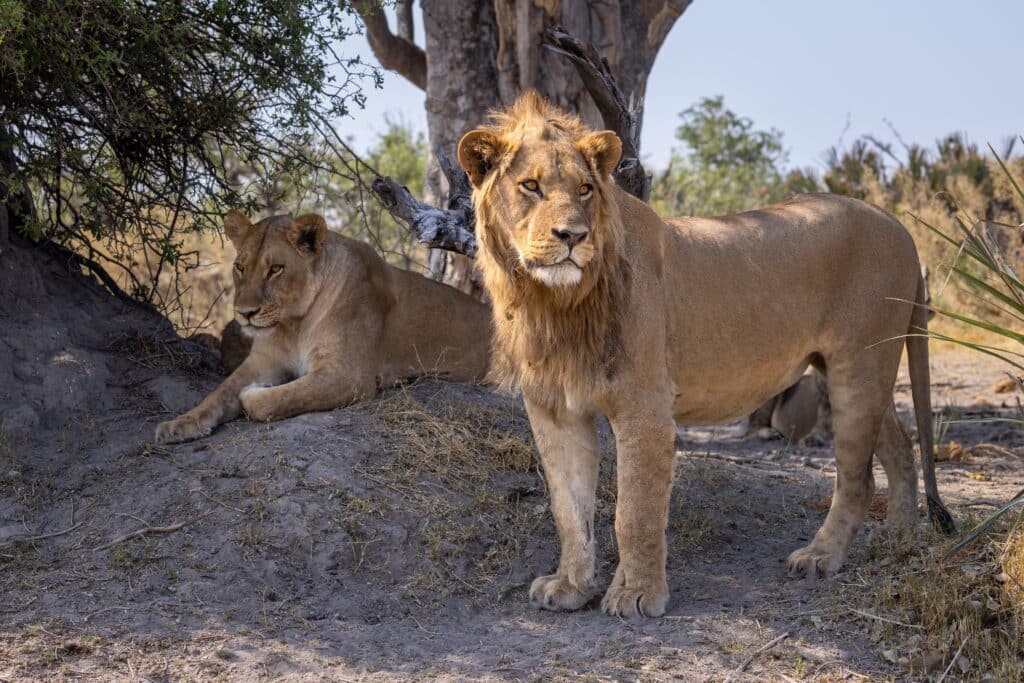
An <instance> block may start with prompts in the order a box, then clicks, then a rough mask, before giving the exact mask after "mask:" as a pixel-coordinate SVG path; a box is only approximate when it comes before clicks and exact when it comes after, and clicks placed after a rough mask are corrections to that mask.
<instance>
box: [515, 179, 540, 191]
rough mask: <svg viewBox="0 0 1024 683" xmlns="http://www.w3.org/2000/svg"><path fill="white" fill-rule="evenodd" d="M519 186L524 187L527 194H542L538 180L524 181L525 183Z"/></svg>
mask: <svg viewBox="0 0 1024 683" xmlns="http://www.w3.org/2000/svg"><path fill="white" fill-rule="evenodd" d="M519 186H520V187H522V188H523V189H524V190H526V191H527V192H540V183H538V182H537V181H536V180H524V181H523V182H521V183H519Z"/></svg>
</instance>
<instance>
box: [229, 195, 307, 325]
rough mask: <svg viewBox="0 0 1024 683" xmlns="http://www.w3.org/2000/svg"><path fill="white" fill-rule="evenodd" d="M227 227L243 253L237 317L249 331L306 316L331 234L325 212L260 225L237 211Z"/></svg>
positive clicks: (238, 265)
mask: <svg viewBox="0 0 1024 683" xmlns="http://www.w3.org/2000/svg"><path fill="white" fill-rule="evenodd" d="M224 229H225V231H226V232H227V235H228V238H229V239H230V240H231V242H232V243H233V244H234V245H235V249H236V250H237V252H238V255H237V256H236V257H235V263H234V268H233V271H234V282H235V320H237V321H238V324H239V325H240V326H241V328H242V332H243V333H245V334H247V335H249V336H258V335H260V334H265V333H268V332H269V331H270V330H272V329H273V328H274V327H275V326H277V325H278V324H279V323H281V322H282V321H285V320H292V319H297V318H301V317H302V316H304V315H305V314H306V311H307V310H308V308H309V306H310V304H311V303H312V301H313V297H314V295H315V294H316V292H315V278H314V268H315V266H316V262H317V260H318V258H319V256H320V252H321V249H322V247H323V243H324V240H325V239H326V237H327V224H326V223H325V222H324V219H323V218H322V217H321V216H315V215H306V216H299V217H297V218H294V219H293V218H291V217H290V216H270V217H269V218H264V219H263V220H261V221H259V222H258V223H256V224H255V225H253V224H252V223H251V222H249V219H248V218H246V217H245V216H244V215H242V214H241V213H239V212H237V211H233V210H232V211H229V212H228V214H227V215H226V216H225V217H224Z"/></svg>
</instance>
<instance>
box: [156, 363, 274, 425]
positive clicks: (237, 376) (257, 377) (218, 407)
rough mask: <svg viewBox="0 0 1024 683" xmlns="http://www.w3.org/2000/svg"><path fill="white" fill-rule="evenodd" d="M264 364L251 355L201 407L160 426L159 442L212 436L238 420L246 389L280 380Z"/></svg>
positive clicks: (205, 399)
mask: <svg viewBox="0 0 1024 683" xmlns="http://www.w3.org/2000/svg"><path fill="white" fill-rule="evenodd" d="M262 365H263V361H262V360H260V359H258V358H256V357H254V356H252V355H250V356H249V357H248V358H246V360H245V361H244V362H243V363H242V364H241V365H240V366H238V368H237V369H236V370H235V371H234V372H233V373H231V374H230V375H229V376H228V378H227V379H225V380H224V381H223V382H221V384H220V386H219V387H217V388H216V389H214V390H213V391H212V392H210V395H209V396H207V397H206V398H204V399H203V400H202V402H201V403H200V404H199V405H198V406H196V407H195V408H193V409H192V410H190V411H188V412H187V413H185V414H184V415H181V416H179V417H177V418H175V419H173V420H167V421H166V422H161V423H160V424H159V425H157V427H156V434H155V438H156V442H157V443H176V442H179V441H189V440H192V439H199V438H202V437H204V436H209V435H210V432H211V431H213V428H214V427H216V426H217V425H219V424H222V423H224V422H227V421H228V420H232V419H234V418H236V417H238V416H239V414H240V413H241V411H242V407H241V404H240V403H239V400H238V394H239V392H240V391H241V390H242V389H243V388H244V387H245V386H247V385H249V384H252V383H253V382H272V381H276V380H277V376H276V374H274V373H271V372H268V371H266V370H264V369H261V366H262Z"/></svg>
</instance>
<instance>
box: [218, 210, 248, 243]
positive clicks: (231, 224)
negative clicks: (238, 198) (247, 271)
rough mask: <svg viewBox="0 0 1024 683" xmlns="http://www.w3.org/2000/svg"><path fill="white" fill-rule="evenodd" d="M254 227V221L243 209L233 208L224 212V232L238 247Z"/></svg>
mask: <svg viewBox="0 0 1024 683" xmlns="http://www.w3.org/2000/svg"><path fill="white" fill-rule="evenodd" d="M251 229H252V223H251V222H250V221H249V219H248V218H246V217H245V214H244V213H242V212H241V211H235V210H234V209H231V210H230V211H228V212H227V213H226V214H224V232H225V233H227V236H228V239H229V240H231V243H232V244H234V245H235V246H236V247H237V246H238V245H240V244H241V243H242V241H243V240H244V239H245V236H246V235H248V234H249V231H250V230H251Z"/></svg>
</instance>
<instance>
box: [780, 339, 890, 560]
mask: <svg viewBox="0 0 1024 683" xmlns="http://www.w3.org/2000/svg"><path fill="white" fill-rule="evenodd" d="M891 355H892V354H891V353H886V352H885V351H882V350H878V349H876V350H875V351H866V352H862V353H861V354H857V355H855V356H854V357H853V358H851V359H849V360H845V361H839V362H829V364H828V384H829V397H830V399H831V402H832V418H833V423H834V425H835V454H836V485H835V492H834V493H833V495H832V506H831V508H830V509H829V511H828V515H827V516H826V518H825V523H824V524H822V526H821V529H819V530H818V533H817V534H815V536H814V539H813V540H812V541H811V544H810V545H808V546H807V547H805V548H801V549H799V550H797V551H795V552H793V553H792V554H791V555H790V556H789V563H788V567H789V575H790V576H794V577H800V576H804V575H807V574H812V575H817V576H830V575H832V574H834V573H835V572H836V571H837V570H838V569H839V567H840V565H842V563H843V560H844V559H845V558H846V553H847V550H848V549H849V547H850V543H851V542H852V541H853V538H854V536H856V534H857V532H858V531H860V528H861V525H862V524H863V522H864V517H865V516H866V515H867V510H868V505H869V504H870V502H871V497H872V495H873V493H874V480H873V477H872V473H871V464H872V456H873V452H874V449H875V441H876V438H877V437H878V434H879V428H880V425H881V421H882V416H883V414H884V413H885V410H886V408H887V406H889V405H891V403H892V385H893V381H892V379H894V378H895V375H896V365H897V364H898V363H899V357H898V356H896V357H895V359H894V360H893V359H892V358H890V357H889V356H891ZM890 376H891V378H892V379H890V380H889V381H885V380H886V378H889V377H890ZM887 434H888V432H887Z"/></svg>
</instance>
